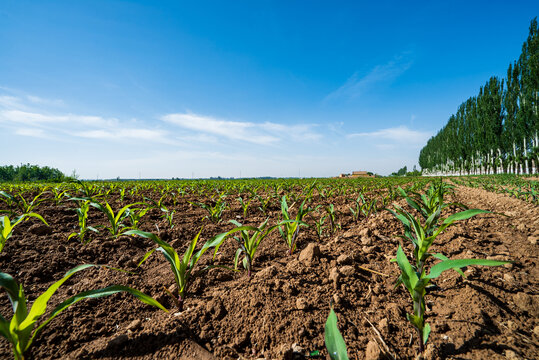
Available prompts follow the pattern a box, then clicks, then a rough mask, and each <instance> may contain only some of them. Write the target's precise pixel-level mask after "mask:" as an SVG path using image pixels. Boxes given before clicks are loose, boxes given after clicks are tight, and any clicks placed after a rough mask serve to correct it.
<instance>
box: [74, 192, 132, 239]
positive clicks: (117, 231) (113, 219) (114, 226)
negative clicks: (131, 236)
mask: <svg viewBox="0 0 539 360" xmlns="http://www.w3.org/2000/svg"><path fill="white" fill-rule="evenodd" d="M77 200H80V199H77ZM140 204H141V203H133V204H129V205H126V206H124V207H123V208H121V209H120V210H119V211H118V213H116V214H114V210H112V208H111V207H110V205H109V203H108V202H106V201H105V203H104V204H102V203H99V202H96V201H90V205H91V206H93V207H95V208H96V209H98V210H99V211H101V212H103V213H104V214H105V215H106V216H107V219H108V220H109V223H110V227H106V226H104V228H105V229H107V230H108V231H109V232H110V234H111V235H112V236H113V237H115V238H116V237H118V236H120V235H121V234H122V233H123V232H125V231H127V230H129V229H130V228H129V227H126V226H125V225H124V224H123V223H122V222H123V220H124V219H125V218H126V217H127V216H128V215H129V214H128V213H127V210H128V209H129V208H130V207H131V206H134V205H140Z"/></svg>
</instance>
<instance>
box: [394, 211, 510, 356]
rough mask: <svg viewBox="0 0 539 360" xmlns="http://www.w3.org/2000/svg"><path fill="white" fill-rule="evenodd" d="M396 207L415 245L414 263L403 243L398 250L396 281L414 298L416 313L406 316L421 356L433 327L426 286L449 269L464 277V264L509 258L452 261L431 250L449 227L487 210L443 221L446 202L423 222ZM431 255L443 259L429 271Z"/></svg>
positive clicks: (491, 263) (489, 263)
mask: <svg viewBox="0 0 539 360" xmlns="http://www.w3.org/2000/svg"><path fill="white" fill-rule="evenodd" d="M395 207H396V212H394V211H392V210H390V211H391V213H393V215H394V216H395V217H396V218H397V219H399V220H400V221H401V222H402V223H403V225H404V229H405V230H404V235H402V236H400V237H402V238H404V239H408V240H410V241H411V242H412V244H413V251H412V260H413V261H412V264H410V262H409V261H408V258H407V257H406V255H405V254H404V251H403V249H402V247H401V246H400V245H399V247H398V249H397V259H396V261H397V263H398V266H399V269H400V272H401V275H400V277H399V279H398V281H397V286H398V285H400V284H403V285H404V286H405V287H406V289H407V290H408V292H409V293H410V296H411V297H412V300H413V313H412V314H407V315H406V317H407V319H408V321H409V322H410V323H411V324H412V326H413V327H414V328H415V329H416V331H417V334H418V338H419V353H420V355H421V354H422V353H423V351H424V345H425V344H426V343H427V340H428V337H429V334H430V330H431V329H430V325H429V324H428V323H425V319H424V314H425V294H426V287H427V286H428V285H429V283H430V281H431V280H432V279H435V278H437V277H438V276H440V275H441V274H442V272H444V271H446V270H449V269H454V270H456V271H457V272H458V273H459V274H460V275H462V276H464V273H463V272H462V271H461V270H460V269H461V268H463V267H466V266H470V265H484V266H498V265H503V264H506V263H507V261H497V260H483V259H458V260H450V259H448V258H447V257H446V256H444V255H443V254H433V253H430V252H429V249H430V247H431V245H432V244H433V243H434V241H435V240H436V238H437V237H438V236H439V235H440V234H441V233H442V232H443V231H444V230H445V229H446V228H447V227H449V226H451V225H452V224H453V223H455V222H456V221H459V220H465V219H469V218H471V217H473V216H475V215H478V214H481V213H488V211H485V210H480V209H469V210H466V211H462V212H458V213H456V214H453V215H451V216H449V217H447V218H446V219H444V220H443V221H442V220H440V213H441V210H442V208H443V202H439V205H438V208H437V209H436V210H434V211H433V212H432V214H430V216H429V217H428V218H427V219H426V220H425V222H424V223H421V218H415V217H414V216H413V215H412V214H410V213H409V212H408V211H406V210H404V209H402V208H400V207H398V206H395ZM431 257H433V258H436V259H439V260H441V262H439V263H437V264H435V265H434V266H432V267H431V268H430V272H429V273H428V274H427V269H426V263H427V260H428V259H429V258H431Z"/></svg>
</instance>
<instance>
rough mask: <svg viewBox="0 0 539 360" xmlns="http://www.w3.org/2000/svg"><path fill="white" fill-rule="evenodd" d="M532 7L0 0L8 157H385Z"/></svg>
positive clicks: (358, 165)
mask: <svg viewBox="0 0 539 360" xmlns="http://www.w3.org/2000/svg"><path fill="white" fill-rule="evenodd" d="M538 14H539V2H538V1H515V2H511V3H509V2H507V1H469V0H468V1H450V2H449V1H445V2H442V1H424V2H410V3H408V2H402V1H395V2H391V1H377V2H372V1H368V2H363V1H357V2H352V1H350V2H346V1H331V2H329V1H185V2H184V1H170V2H167V1H158V2H154V1H24V0H17V1H15V0H6V1H2V2H1V3H0V49H1V51H0V131H1V132H2V135H3V136H2V148H3V151H2V153H3V157H2V158H3V161H2V164H13V165H17V164H20V163H32V164H39V165H49V166H53V167H57V168H59V169H60V170H62V171H64V172H65V173H67V174H70V173H71V172H72V171H73V170H76V172H77V173H78V174H79V175H80V177H81V178H100V179H103V178H116V177H117V176H120V177H121V178H138V177H139V176H140V177H143V178H171V177H192V176H194V177H210V176H226V177H229V176H234V177H239V176H240V175H241V176H302V177H325V176H335V175H338V174H339V173H342V172H351V171H353V170H369V171H374V172H377V173H380V174H383V175H387V174H389V173H391V172H393V171H396V170H398V169H399V168H400V167H402V166H404V165H407V166H408V167H409V168H411V167H412V166H413V165H414V164H416V163H417V157H418V154H419V150H420V149H421V147H422V146H423V145H424V144H425V143H426V141H427V140H428V138H429V137H430V136H432V135H433V134H434V133H435V132H436V131H437V130H438V129H440V128H441V127H442V126H443V125H444V124H445V123H446V121H447V119H448V118H449V116H450V115H451V114H452V113H454V112H455V111H456V109H457V107H458V105H459V104H460V103H461V102H462V101H464V100H466V98H468V97H469V96H472V95H475V94H476V93H477V92H478V90H479V87H480V86H481V85H482V84H484V83H485V82H486V81H487V80H488V78H489V77H490V76H493V75H495V76H505V72H506V70H507V67H508V65H509V63H510V62H512V61H513V60H515V59H517V58H518V56H519V54H520V50H521V46H522V43H523V42H524V41H525V39H526V37H527V35H528V26H529V23H530V20H531V19H532V18H533V17H535V16H537V15H538Z"/></svg>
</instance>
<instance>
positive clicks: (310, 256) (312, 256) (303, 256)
mask: <svg viewBox="0 0 539 360" xmlns="http://www.w3.org/2000/svg"><path fill="white" fill-rule="evenodd" d="M319 257H320V246H318V244H315V243H310V244H309V245H307V247H306V248H305V249H303V250H302V251H301V253H300V254H299V261H301V262H303V263H304V264H305V265H307V266H311V265H312V264H313V262H314V261H315V260H317V259H318V258H319Z"/></svg>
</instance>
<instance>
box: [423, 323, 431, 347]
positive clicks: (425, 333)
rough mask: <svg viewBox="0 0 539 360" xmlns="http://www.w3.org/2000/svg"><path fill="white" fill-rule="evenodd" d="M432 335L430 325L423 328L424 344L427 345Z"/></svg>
mask: <svg viewBox="0 0 539 360" xmlns="http://www.w3.org/2000/svg"><path fill="white" fill-rule="evenodd" d="M429 334H430V324H428V323H427V324H425V326H424V327H423V344H426V343H427V340H428V339H429Z"/></svg>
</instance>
